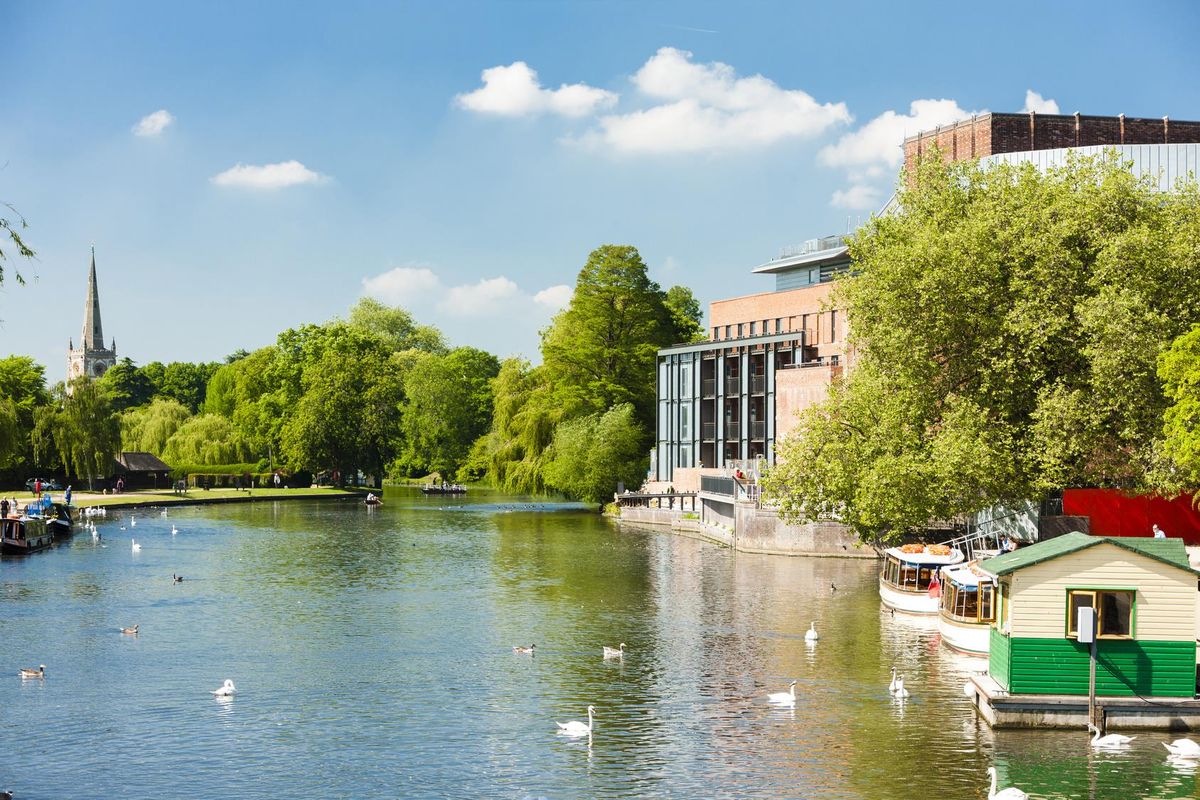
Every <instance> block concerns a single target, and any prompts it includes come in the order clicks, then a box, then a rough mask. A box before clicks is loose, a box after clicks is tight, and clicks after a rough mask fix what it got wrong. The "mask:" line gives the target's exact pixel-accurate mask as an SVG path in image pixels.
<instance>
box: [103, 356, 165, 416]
mask: <svg viewBox="0 0 1200 800" xmlns="http://www.w3.org/2000/svg"><path fill="white" fill-rule="evenodd" d="M96 384H97V385H98V386H99V387H100V388H101V390H102V391H103V392H104V393H105V394H107V395H108V398H109V402H111V404H112V407H113V408H114V409H115V410H116V411H124V410H125V409H127V408H136V407H137V406H144V405H146V403H149V402H150V400H151V399H152V398H153V397H154V390H155V387H154V383H153V382H152V381H151V380H150V378H149V377H148V376H147V375H146V374H145V373H144V372H143V371H142V370H141V369H139V368H138V366H137V364H134V363H133V360H132V359H130V358H128V357H126V358H122V359H121V360H120V361H118V362H117V363H116V364H114V365H113V366H112V367H110V368H109V369H108V371H107V372H105V373H104V375H102V376H101V377H100V379H99V380H97V381H96Z"/></svg>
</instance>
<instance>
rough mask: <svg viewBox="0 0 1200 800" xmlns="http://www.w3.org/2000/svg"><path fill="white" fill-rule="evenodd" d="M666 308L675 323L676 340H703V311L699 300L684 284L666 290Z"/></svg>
mask: <svg viewBox="0 0 1200 800" xmlns="http://www.w3.org/2000/svg"><path fill="white" fill-rule="evenodd" d="M666 304H667V309H668V310H669V311H670V312H671V320H672V322H673V323H674V325H675V336H674V339H675V341H676V342H700V341H703V340H704V325H703V321H704V312H703V311H701V310H700V301H699V300H697V299H696V296H695V295H694V294H692V290H691V289H689V288H688V287H686V286H672V287H671V288H670V289H668V290H667V298H666Z"/></svg>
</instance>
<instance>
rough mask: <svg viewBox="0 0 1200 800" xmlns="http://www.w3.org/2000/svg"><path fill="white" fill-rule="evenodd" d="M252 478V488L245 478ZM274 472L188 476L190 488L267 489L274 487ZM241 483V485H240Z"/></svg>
mask: <svg viewBox="0 0 1200 800" xmlns="http://www.w3.org/2000/svg"><path fill="white" fill-rule="evenodd" d="M246 475H249V476H250V486H249V487H247V486H246V481H245V480H244V478H245V477H246ZM274 478H275V473H274V472H249V473H238V474H237V475H229V474H223V473H205V472H193V473H192V474H190V475H188V476H187V482H188V486H191V487H192V488H195V489H203V488H209V489H227V488H231V487H234V486H240V487H241V488H243V489H246V488H260V489H262V488H267V487H271V486H274V485H275V484H274ZM239 481H240V483H239Z"/></svg>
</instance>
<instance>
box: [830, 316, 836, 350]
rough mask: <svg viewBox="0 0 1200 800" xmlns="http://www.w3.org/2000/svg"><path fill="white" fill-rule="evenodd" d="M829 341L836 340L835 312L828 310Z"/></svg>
mask: <svg viewBox="0 0 1200 800" xmlns="http://www.w3.org/2000/svg"><path fill="white" fill-rule="evenodd" d="M829 341H831V342H836V341H837V312H836V311H830V312H829Z"/></svg>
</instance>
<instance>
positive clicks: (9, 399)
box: [0, 356, 50, 478]
mask: <svg viewBox="0 0 1200 800" xmlns="http://www.w3.org/2000/svg"><path fill="white" fill-rule="evenodd" d="M45 374H46V371H45V368H44V367H42V365H41V364H38V363H36V362H35V361H34V360H33V359H32V358H29V357H28V356H9V357H8V358H2V359H0V404H3V405H4V406H5V410H4V411H3V412H0V413H2V414H3V416H4V418H5V420H6V422H4V423H2V424H3V425H4V427H5V431H4V432H3V433H0V440H7V445H5V444H4V443H3V441H0V469H3V468H8V469H11V470H12V472H17V473H19V472H20V471H21V468H22V467H25V466H27V465H28V463H29V462H31V461H32V460H33V449H32V439H31V438H30V436H31V434H32V432H33V427H34V415H35V413H36V411H37V409H38V407H39V406H43V405H45V404H46V403H48V402H49V401H50V395H49V392H47V391H46V378H45ZM12 477H14V478H15V477H19V475H13V476H12Z"/></svg>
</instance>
